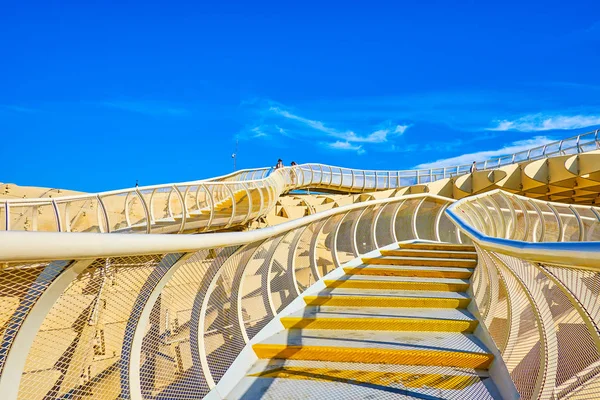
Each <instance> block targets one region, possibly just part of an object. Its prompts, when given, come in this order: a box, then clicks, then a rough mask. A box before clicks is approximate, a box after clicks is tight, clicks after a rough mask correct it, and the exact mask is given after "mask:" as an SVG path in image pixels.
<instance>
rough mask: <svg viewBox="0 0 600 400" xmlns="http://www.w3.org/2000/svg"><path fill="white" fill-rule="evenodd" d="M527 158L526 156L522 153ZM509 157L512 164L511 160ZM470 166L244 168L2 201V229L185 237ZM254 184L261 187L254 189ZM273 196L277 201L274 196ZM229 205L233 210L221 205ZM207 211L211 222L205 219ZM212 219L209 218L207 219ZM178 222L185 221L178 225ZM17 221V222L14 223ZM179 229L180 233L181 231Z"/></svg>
mask: <svg viewBox="0 0 600 400" xmlns="http://www.w3.org/2000/svg"><path fill="white" fill-rule="evenodd" d="M571 142H573V143H571ZM592 145H593V148H594V149H597V148H599V147H600V143H599V142H598V131H595V132H590V133H586V134H583V135H579V136H576V137H573V138H569V139H564V140H561V141H559V142H555V143H551V144H547V145H544V146H540V147H536V148H533V149H530V150H527V151H524V152H520V153H516V154H513V155H512V156H506V157H499V158H497V159H493V160H487V161H485V162H483V163H480V164H481V165H478V169H490V168H498V167H501V166H504V165H507V164H511V163H515V162H521V161H525V160H535V159H540V158H544V157H550V156H554V155H557V154H560V155H562V154H571V153H572V152H575V153H579V152H581V151H586V150H588V149H589V148H590V146H592ZM525 154H526V156H524V155H525ZM508 159H510V161H506V160H508ZM470 167H471V166H470V165H460V166H456V167H442V168H432V169H427V170H408V171H383V170H382V171H375V170H359V169H350V168H342V167H334V166H329V165H324V164H302V165H298V166H293V167H285V168H281V169H275V170H274V169H273V168H257V169H245V170H240V171H236V172H233V173H230V174H227V175H223V176H220V177H216V178H211V179H206V180H199V181H189V182H182V183H175V184H173V183H169V184H161V185H151V186H143V187H136V188H129V189H120V190H112V191H107V192H102V193H94V194H79V195H71V196H64V197H54V198H37V199H2V201H0V230H7V231H8V230H40V231H56V230H58V231H59V232H62V231H65V232H70V231H72V230H76V231H86V232H97V231H106V232H132V233H134V232H140V233H143V232H146V233H173V232H183V231H184V229H183V228H185V230H186V231H189V232H206V231H209V230H218V229H223V228H226V227H228V226H232V225H235V224H240V223H245V222H247V221H250V220H252V219H256V218H259V217H262V216H264V215H266V213H268V212H269V211H270V210H271V209H272V208H273V207H274V205H275V203H276V200H277V198H278V197H279V196H281V195H282V194H284V193H286V192H289V191H291V190H295V189H304V188H317V189H323V190H330V191H337V192H343V193H348V192H364V191H375V190H389V189H396V188H400V187H405V186H410V185H415V184H423V183H430V182H433V181H436V180H439V179H445V178H450V177H455V176H458V175H461V174H466V173H469V169H470ZM252 185H255V186H256V187H255V188H251V186H252ZM232 188H235V190H234V191H235V193H240V192H242V193H246V197H245V198H246V200H245V202H246V203H248V206H250V205H251V204H252V203H254V202H255V200H254V199H253V196H254V195H257V197H260V199H261V200H260V201H261V202H263V203H262V204H261V205H260V211H259V212H254V213H245V210H244V207H243V206H244V204H241V206H242V207H238V208H239V210H240V215H236V209H235V207H233V203H234V202H237V201H239V199H237V198H236V195H235V194H234V195H233V196H231V195H228V197H229V198H231V200H232V202H231V203H229V202H228V201H227V199H225V198H224V197H223V193H228V194H230V192H231V190H232ZM201 189H202V191H203V192H204V193H203V194H204V202H203V204H202V206H199V205H198V201H197V200H198V193H199V192H200V191H201ZM161 191H165V192H166V191H169V193H172V192H173V191H175V192H176V193H177V201H174V200H172V199H173V196H171V194H169V195H162V198H161ZM264 191H266V192H267V193H266V195H265V194H264V193H263V192H264ZM181 193H186V196H183V197H182V196H181ZM189 193H196V201H195V202H192V204H191V205H190V204H188V201H187V195H188V194H189ZM270 193H273V194H275V196H271V195H270ZM130 196H132V197H133V198H139V199H140V203H141V204H140V205H141V208H138V209H137V210H132V209H131V207H130V204H129V201H128V197H130ZM123 197H124V199H123ZM242 197H243V196H242ZM211 200H212V201H211ZM257 201H258V199H257ZM243 202H244V200H243V199H242V203H243ZM209 203H210V204H209ZM194 204H195V205H194ZM230 204H231V207H221V206H224V205H230ZM174 206H176V208H178V210H179V211H178V212H177V213H173V211H172V209H173V207H174ZM45 207H48V209H50V208H53V209H54V212H52V213H46V214H43V213H42V212H41V210H40V209H42V208H45ZM86 207H89V208H90V209H94V208H102V211H103V215H104V217H105V219H106V221H100V218H96V219H94V218H89V217H87V211H86ZM71 208H74V209H75V210H71V211H75V212H74V213H73V215H71V214H69V211H68V210H69V209H71ZM157 208H158V210H157ZM161 209H166V210H167V211H168V212H167V213H163V215H162V216H161V215H159V216H157V215H156V214H157V211H160V210H161ZM219 212H221V214H223V213H224V212H229V215H228V218H226V217H224V216H222V215H221V217H222V218H220V219H219V218H218V216H217V218H216V219H214V218H212V216H213V215H214V214H218V213H219ZM202 213H204V217H206V218H202ZM38 214H39V215H38ZM208 214H210V216H211V217H208ZM85 217H87V218H85ZM180 218H182V219H183V221H179V219H180ZM221 220H223V221H221ZM225 220H226V222H225ZM17 222H18V223H19V225H18V226H15V225H16V223H17ZM2 225H3V226H2ZM30 225H31V226H30ZM104 225H106V226H104ZM180 227H181V229H179V228H180Z"/></svg>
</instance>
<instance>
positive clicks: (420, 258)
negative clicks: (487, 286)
mask: <svg viewBox="0 0 600 400" xmlns="http://www.w3.org/2000/svg"><path fill="white" fill-rule="evenodd" d="M362 259H363V260H372V259H379V260H410V261H414V262H415V264H414V265H415V266H418V265H419V262H424V261H448V262H465V261H466V262H469V263H472V264H476V263H477V260H473V259H471V258H437V257H436V258H428V257H403V256H379V257H363V258H362Z"/></svg>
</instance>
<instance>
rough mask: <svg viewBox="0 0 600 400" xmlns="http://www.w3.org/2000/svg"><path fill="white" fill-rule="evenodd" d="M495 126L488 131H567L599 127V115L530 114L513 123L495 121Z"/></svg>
mask: <svg viewBox="0 0 600 400" xmlns="http://www.w3.org/2000/svg"><path fill="white" fill-rule="evenodd" d="M496 123H497V125H496V126H495V127H493V128H488V129H487V130H489V131H521V132H538V131H551V130H569V129H580V128H587V127H588V126H594V125H600V115H544V114H541V113H539V114H531V115H526V116H524V117H521V118H517V119H515V120H513V121H509V120H502V121H496Z"/></svg>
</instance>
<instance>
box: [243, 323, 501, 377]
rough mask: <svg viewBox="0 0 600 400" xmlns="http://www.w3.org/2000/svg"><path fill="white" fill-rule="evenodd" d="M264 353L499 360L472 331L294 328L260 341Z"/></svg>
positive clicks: (460, 363) (465, 362) (467, 364)
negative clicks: (494, 358) (469, 332)
mask: <svg viewBox="0 0 600 400" xmlns="http://www.w3.org/2000/svg"><path fill="white" fill-rule="evenodd" d="M253 349H254V351H255V353H256V354H257V356H258V357H259V358H263V359H265V358H271V359H272V358H275V359H296V360H315V361H338V362H355V363H378V364H402V365H424V366H442V367H459V368H484V369H487V368H488V367H489V364H490V363H491V361H492V360H493V355H492V354H490V353H489V352H488V351H487V349H486V348H485V346H484V345H483V344H482V343H481V342H480V341H479V340H478V339H477V338H476V337H475V336H474V335H472V334H468V333H467V334H465V333H452V332H393V331H362V330H361V331H350V330H310V329H288V330H284V331H280V332H278V333H276V334H275V335H273V336H271V337H269V338H268V339H265V340H264V341H262V342H261V343H258V344H255V345H254V346H253Z"/></svg>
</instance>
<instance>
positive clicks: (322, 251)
mask: <svg viewBox="0 0 600 400" xmlns="http://www.w3.org/2000/svg"><path fill="white" fill-rule="evenodd" d="M342 218H343V215H341V214H338V215H334V216H333V217H331V218H329V219H328V220H327V222H325V224H324V225H323V227H322V228H321V232H320V233H319V234H318V236H317V240H316V242H315V244H314V255H315V260H316V265H317V270H318V273H319V275H320V276H321V277H323V276H325V275H327V274H328V273H329V272H331V271H333V270H334V269H335V268H336V267H338V265H337V264H336V263H337V261H336V260H335V259H334V252H335V248H334V247H333V245H334V243H335V240H334V235H335V229H336V227H337V225H338V224H339V222H340V221H341V220H342Z"/></svg>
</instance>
